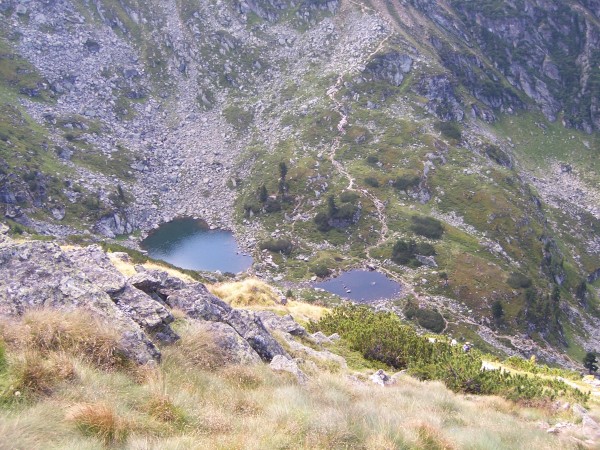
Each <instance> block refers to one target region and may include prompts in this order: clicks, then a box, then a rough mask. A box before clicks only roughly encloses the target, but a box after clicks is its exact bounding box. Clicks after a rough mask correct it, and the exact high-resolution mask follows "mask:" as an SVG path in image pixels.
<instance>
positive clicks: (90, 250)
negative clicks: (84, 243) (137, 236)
mask: <svg viewBox="0 0 600 450" xmlns="http://www.w3.org/2000/svg"><path fill="white" fill-rule="evenodd" d="M66 253H67V255H68V256H69V257H70V258H71V259H72V260H73V261H74V262H76V263H77V264H78V266H79V268H80V269H81V270H82V271H83V272H84V273H85V274H86V276H87V277H88V278H89V279H90V280H91V281H92V283H94V284H95V285H96V286H98V287H99V288H100V289H102V290H103V291H104V292H106V293H107V294H108V295H109V296H110V297H111V298H112V300H113V301H114V302H115V304H116V305H117V307H118V308H119V309H120V310H122V311H123V312H124V313H125V314H126V315H127V316H128V317H130V318H131V319H132V320H134V321H135V322H136V323H138V324H139V325H140V326H141V327H142V328H143V329H144V330H146V331H148V332H150V333H152V334H153V335H155V336H156V338H157V339H159V340H161V341H165V342H174V341H176V340H177V339H178V336H177V334H176V333H175V332H173V330H171V328H170V327H169V324H170V323H171V322H173V320H174V319H173V315H172V314H171V313H170V312H169V311H168V310H167V309H166V308H165V307H164V306H163V305H162V304H161V303H159V302H157V301H156V300H154V299H153V298H151V297H149V296H148V295H146V294H145V293H144V292H142V291H141V290H138V289H136V287H137V286H135V285H132V284H130V283H128V282H127V280H126V279H125V277H124V276H123V275H122V274H121V273H120V272H119V271H118V270H116V268H115V267H114V266H113V264H112V263H111V262H110V259H109V258H108V256H107V255H106V253H104V251H103V250H102V249H101V248H100V247H99V246H97V245H90V246H88V247H82V248H74V249H69V250H67V251H66ZM134 277H135V276H134ZM134 286H135V287H134Z"/></svg>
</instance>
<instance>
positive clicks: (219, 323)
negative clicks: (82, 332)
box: [0, 229, 290, 364]
mask: <svg viewBox="0 0 600 450" xmlns="http://www.w3.org/2000/svg"><path fill="white" fill-rule="evenodd" d="M5 231H6V229H4V230H0V316H5V317H15V318H16V317H19V316H22V315H23V314H24V313H25V312H26V311H27V310H30V309H35V308H51V309H59V310H64V311H73V310H84V311H86V312H87V313H89V314H91V315H93V316H94V317H96V318H98V319H99V320H100V323H107V324H109V323H110V324H111V326H114V327H115V328H117V329H118V330H119V332H120V333H121V340H120V350H121V351H122V352H123V354H124V355H125V356H127V357H128V358H130V359H131V360H133V361H135V362H137V363H139V364H148V363H149V364H153V363H157V362H159V361H160V350H159V347H160V346H161V345H166V344H169V343H172V342H175V341H176V340H178V339H179V336H178V335H177V334H176V333H175V332H174V331H173V329H172V328H171V326H170V324H171V323H172V322H173V321H174V317H173V314H172V312H171V310H172V309H173V308H177V309H178V310H180V311H183V312H184V313H185V315H186V316H187V319H188V320H190V321H198V322H201V324H200V325H201V326H202V327H203V328H205V329H206V330H207V331H209V332H211V334H212V335H213V336H214V337H215V341H216V342H217V344H218V345H220V346H222V347H223V348H224V350H226V351H227V353H228V354H229V356H231V357H233V359H234V360H235V362H239V363H248V362H258V361H260V360H263V361H266V362H270V361H272V360H273V358H274V357H275V356H281V357H284V358H290V357H289V355H288V354H287V353H286V351H285V350H284V349H283V348H282V347H281V345H280V344H279V343H278V342H277V340H275V339H274V337H273V336H272V334H271V333H270V332H269V331H268V330H267V328H266V327H265V326H264V325H263V322H262V320H261V317H260V316H259V315H257V314H255V313H254V312H252V311H246V310H238V309H234V308H232V307H231V306H229V305H228V304H227V303H225V302H223V301H222V300H220V299H219V298H217V297H215V296H214V295H212V294H211V293H210V292H208V290H207V288H206V286H204V285H203V284H202V283H186V282H184V281H182V280H180V279H178V278H175V277H172V276H170V275H169V274H167V273H166V272H162V271H159V270H145V269H144V268H143V267H141V266H138V267H136V270H138V273H136V274H135V275H133V276H132V277H130V278H127V277H125V276H124V275H122V274H121V272H119V271H118V270H117V269H116V267H115V266H114V265H113V264H112V263H111V261H110V259H109V258H108V256H107V255H106V254H105V253H104V252H103V251H102V249H101V248H100V247H99V246H96V245H92V246H89V247H67V248H61V247H60V246H59V245H57V244H55V243H51V242H43V241H15V240H12V239H11V238H9V237H8V236H6V234H5Z"/></svg>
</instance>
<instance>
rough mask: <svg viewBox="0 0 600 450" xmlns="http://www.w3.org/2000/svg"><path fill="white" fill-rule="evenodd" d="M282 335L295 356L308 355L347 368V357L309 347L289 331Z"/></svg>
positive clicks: (313, 358)
mask: <svg viewBox="0 0 600 450" xmlns="http://www.w3.org/2000/svg"><path fill="white" fill-rule="evenodd" d="M280 336H281V337H282V338H283V339H284V340H285V342H286V344H287V347H289V350H290V352H291V353H292V355H294V356H302V357H308V358H310V359H312V360H320V361H324V362H327V363H334V364H336V365H338V366H339V367H342V368H344V369H345V368H347V367H348V364H347V363H346V359H345V358H343V357H342V356H340V355H336V354H335V353H331V352H330V351H329V350H320V351H318V350H315V349H313V348H311V347H308V346H306V345H304V344H302V343H300V342H298V341H296V340H295V339H294V337H293V336H292V335H291V334H289V333H280Z"/></svg>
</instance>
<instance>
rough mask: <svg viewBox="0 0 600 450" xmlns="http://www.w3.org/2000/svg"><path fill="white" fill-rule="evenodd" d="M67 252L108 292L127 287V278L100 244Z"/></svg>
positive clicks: (94, 281)
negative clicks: (116, 267)
mask: <svg viewBox="0 0 600 450" xmlns="http://www.w3.org/2000/svg"><path fill="white" fill-rule="evenodd" d="M65 254H66V255H67V256H68V257H69V258H70V259H71V261H73V262H74V263H75V264H77V266H78V267H79V268H80V269H81V270H82V271H83V272H85V274H86V276H87V277H88V278H89V279H90V281H91V282H92V283H94V284H95V285H96V286H98V287H99V288H100V289H102V290H103V291H104V292H106V293H107V294H109V295H113V294H116V293H117V292H119V291H122V290H123V289H124V288H125V285H126V282H127V280H126V278H125V277H124V276H123V275H122V274H121V273H120V272H119V271H117V270H116V269H115V267H114V266H113V264H112V263H111V262H110V259H109V258H108V257H107V256H106V253H104V251H103V250H102V248H101V247H100V246H98V245H90V246H87V247H76V248H72V249H69V250H67V251H65Z"/></svg>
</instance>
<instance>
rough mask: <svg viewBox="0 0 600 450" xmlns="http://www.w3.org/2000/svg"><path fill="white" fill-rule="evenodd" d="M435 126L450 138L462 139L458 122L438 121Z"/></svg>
mask: <svg viewBox="0 0 600 450" xmlns="http://www.w3.org/2000/svg"><path fill="white" fill-rule="evenodd" d="M435 128H436V129H437V130H438V131H439V132H440V133H442V135H443V136H444V137H447V138H448V139H454V140H456V141H460V140H461V139H462V132H461V131H460V125H459V124H458V123H456V122H437V123H436V124H435Z"/></svg>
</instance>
